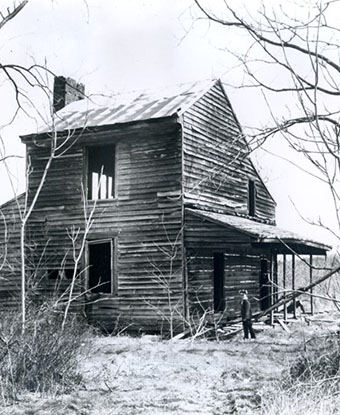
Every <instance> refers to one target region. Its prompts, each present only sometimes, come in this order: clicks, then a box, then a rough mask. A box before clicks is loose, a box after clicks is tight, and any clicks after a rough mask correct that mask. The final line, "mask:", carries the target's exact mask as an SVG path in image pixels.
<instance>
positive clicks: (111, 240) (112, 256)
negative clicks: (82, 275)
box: [85, 199, 118, 295]
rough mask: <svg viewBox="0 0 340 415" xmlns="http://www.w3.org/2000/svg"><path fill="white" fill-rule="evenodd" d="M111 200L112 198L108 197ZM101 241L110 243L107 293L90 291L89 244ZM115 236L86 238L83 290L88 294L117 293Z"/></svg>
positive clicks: (97, 243)
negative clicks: (109, 274)
mask: <svg viewBox="0 0 340 415" xmlns="http://www.w3.org/2000/svg"><path fill="white" fill-rule="evenodd" d="M110 200H112V199H110ZM103 243H110V272H111V291H110V292H109V293H106V292H96V293H93V292H92V288H90V286H89V284H90V266H91V264H90V246H91V245H99V244H103ZM116 246H117V238H116V237H115V236H112V237H102V238H93V239H88V240H87V241H86V252H85V263H86V268H85V269H86V284H85V290H86V291H87V292H89V293H90V294H100V295H117V293H118V279H117V269H116V264H117V258H116V255H117V248H116Z"/></svg>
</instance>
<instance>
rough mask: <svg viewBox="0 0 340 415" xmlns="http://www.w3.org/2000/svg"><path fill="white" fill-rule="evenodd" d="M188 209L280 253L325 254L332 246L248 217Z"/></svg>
mask: <svg viewBox="0 0 340 415" xmlns="http://www.w3.org/2000/svg"><path fill="white" fill-rule="evenodd" d="M186 211H187V212H188V213H191V214H193V215H196V216H199V217H201V218H202V219H206V220H208V221H211V222H214V223H217V224H219V225H222V226H226V227H230V228H233V229H234V230H236V231H238V232H241V233H243V234H245V235H248V236H250V237H251V238H252V243H253V244H259V245H262V246H264V245H271V246H272V247H273V248H275V249H276V250H277V251H278V253H289V251H290V250H291V251H297V253H300V254H309V253H310V254H314V253H315V254H325V253H326V251H329V250H330V249H331V246H329V245H326V244H324V243H322V242H318V241H315V240H313V239H311V238H308V237H305V236H302V235H299V234H297V233H295V232H291V231H288V230H285V229H282V228H279V227H277V226H274V225H269V224H267V223H261V222H256V221H254V220H251V219H248V218H244V217H240V216H234V215H227V214H222V213H215V212H207V211H203V210H196V209H186Z"/></svg>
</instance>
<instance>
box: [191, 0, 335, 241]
mask: <svg viewBox="0 0 340 415" xmlns="http://www.w3.org/2000/svg"><path fill="white" fill-rule="evenodd" d="M194 1H195V4H196V6H197V7H198V10H199V16H200V17H203V19H207V20H208V21H209V23H210V24H215V25H220V26H223V27H224V28H225V30H226V34H227V33H230V31H239V32H241V33H243V34H246V35H247V36H246V37H247V39H248V43H247V47H246V48H245V49H244V51H243V52H242V51H241V52H240V51H236V50H233V49H232V47H229V48H228V49H227V51H228V52H229V53H232V54H233V55H234V56H235V57H236V58H237V59H238V61H239V62H240V63H241V67H242V68H243V69H244V71H245V74H246V79H247V80H246V81H245V83H244V85H243V86H246V87H251V88H254V87H258V88H260V89H261V91H262V93H263V94H264V96H265V99H266V101H267V104H268V108H269V109H270V112H271V115H272V122H271V124H270V125H268V126H267V127H266V128H261V129H253V130H252V131H251V132H250V134H249V135H248V138H249V143H250V145H251V147H252V148H256V147H258V146H261V145H263V143H265V141H266V140H267V139H268V138H270V137H274V136H275V139H279V138H282V137H284V139H285V140H287V142H288V144H289V146H290V147H291V148H292V149H293V150H295V151H296V152H298V153H300V154H302V155H303V156H304V158H305V160H306V161H307V162H308V163H307V164H306V165H307V166H309V167H306V168H304V167H302V166H298V167H300V168H303V169H304V170H305V171H307V172H308V173H309V174H311V175H312V176H313V177H314V178H315V179H317V180H320V181H321V182H323V183H324V184H326V185H327V187H328V189H329V192H330V194H331V197H332V200H333V208H334V213H335V215H336V218H337V229H330V228H328V230H329V231H330V232H331V233H332V234H333V235H334V236H335V237H336V238H338V240H340V232H339V231H340V186H339V185H340V183H339V181H340V139H339V134H340V111H339V105H338V97H339V96H340V86H339V85H340V59H339V55H340V53H339V52H340V46H339V45H340V26H339V25H338V21H337V20H336V18H335V16H337V15H338V12H339V10H340V2H339V1H338V0H330V1H322V0H320V1H310V0H305V1H303V0H296V1H295V2H293V3H292V2H282V4H279V3H277V2H275V4H274V5H273V3H271V2H268V1H265V0H262V1H256V2H252V4H248V8H247V6H243V7H242V5H240V4H239V3H238V4H237V6H235V3H233V2H232V1H230V0H229V1H228V0H225V1H224V2H221V3H219V6H217V3H211V2H208V1H204V0H194ZM221 4H222V5H221ZM214 7H215V8H214ZM273 74H275V76H273ZM277 96H279V97H280V101H281V105H280V109H281V110H282V111H281V112H280V113H279V114H277V113H276V111H275V110H274V107H277V105H276V104H277V101H278V99H277ZM313 224H317V225H322V226H324V227H326V228H327V226H326V225H325V224H323V223H322V222H321V220H318V221H317V222H316V223H315V221H314V222H313Z"/></svg>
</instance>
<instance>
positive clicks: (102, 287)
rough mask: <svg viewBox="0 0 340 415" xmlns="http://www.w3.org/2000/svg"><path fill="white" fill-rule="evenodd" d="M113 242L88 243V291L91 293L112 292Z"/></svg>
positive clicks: (110, 240) (109, 240) (108, 240)
mask: <svg viewBox="0 0 340 415" xmlns="http://www.w3.org/2000/svg"><path fill="white" fill-rule="evenodd" d="M113 258H114V241H113V240H112V239H107V240H100V241H91V242H89V243H88V260H89V263H88V269H89V271H88V275H89V278H88V289H89V290H90V291H91V292H93V293H109V294H110V293H113V292H114V281H113V278H114V275H113V268H114V261H113Z"/></svg>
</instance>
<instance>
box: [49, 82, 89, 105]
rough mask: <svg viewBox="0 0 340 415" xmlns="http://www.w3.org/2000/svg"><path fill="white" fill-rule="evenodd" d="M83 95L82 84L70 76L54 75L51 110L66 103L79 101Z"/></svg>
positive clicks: (83, 88)
mask: <svg viewBox="0 0 340 415" xmlns="http://www.w3.org/2000/svg"><path fill="white" fill-rule="evenodd" d="M84 97H85V86H84V84H78V83H77V82H76V81H75V80H74V79H72V78H65V77H64V76H56V77H55V78H54V86H53V110H54V112H57V111H59V110H61V109H62V108H64V107H65V106H66V105H67V104H70V103H71V102H74V101H79V100H80V99H83V98H84Z"/></svg>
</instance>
